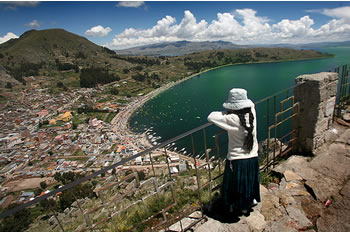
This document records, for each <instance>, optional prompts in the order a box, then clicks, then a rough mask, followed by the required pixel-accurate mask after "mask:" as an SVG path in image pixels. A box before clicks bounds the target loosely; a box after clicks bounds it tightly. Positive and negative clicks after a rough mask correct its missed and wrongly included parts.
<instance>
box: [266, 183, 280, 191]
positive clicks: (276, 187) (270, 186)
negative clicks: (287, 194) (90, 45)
mask: <svg viewBox="0 0 350 232" xmlns="http://www.w3.org/2000/svg"><path fill="white" fill-rule="evenodd" d="M267 187H268V188H269V189H271V190H276V189H278V184H276V183H269V185H268V186H267Z"/></svg>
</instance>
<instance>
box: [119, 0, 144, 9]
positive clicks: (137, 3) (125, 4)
mask: <svg viewBox="0 0 350 232" xmlns="http://www.w3.org/2000/svg"><path fill="white" fill-rule="evenodd" d="M144 4H145V3H144V2H141V1H131V2H127V1H122V2H119V3H118V4H117V7H134V8H138V7H140V6H142V5H144Z"/></svg>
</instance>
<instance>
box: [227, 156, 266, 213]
mask: <svg viewBox="0 0 350 232" xmlns="http://www.w3.org/2000/svg"><path fill="white" fill-rule="evenodd" d="M259 178H260V173H259V160H258V157H254V158H249V159H239V160H232V161H230V160H226V165H225V172H224V180H223V184H222V189H221V194H222V198H223V203H224V204H225V208H226V210H229V211H230V207H231V208H233V209H234V210H239V211H240V210H244V209H250V208H251V205H252V203H253V200H254V199H255V200H256V201H257V202H260V184H259V182H260V180H259Z"/></svg>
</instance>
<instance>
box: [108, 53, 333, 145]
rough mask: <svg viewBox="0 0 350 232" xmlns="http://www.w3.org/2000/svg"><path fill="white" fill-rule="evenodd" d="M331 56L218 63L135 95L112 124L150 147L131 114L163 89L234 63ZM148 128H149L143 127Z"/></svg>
mask: <svg viewBox="0 0 350 232" xmlns="http://www.w3.org/2000/svg"><path fill="white" fill-rule="evenodd" d="M332 57H333V56H327V57H316V58H303V59H289V60H279V61H259V62H250V63H235V64H226V65H220V66H217V67H214V68H209V69H206V70H203V71H201V72H198V73H194V74H191V75H189V76H187V77H184V78H182V79H179V80H177V81H172V82H169V83H167V84H165V85H163V86H161V87H160V88H158V89H155V90H153V91H151V92H149V93H147V94H146V95H144V96H141V97H136V99H134V100H133V101H132V102H130V103H128V105H127V106H126V107H125V109H124V110H122V111H121V112H119V113H118V114H117V115H116V117H115V118H114V119H113V120H112V122H113V123H112V124H115V122H116V121H120V123H118V128H119V130H121V131H123V132H124V133H125V135H126V136H127V137H129V138H136V137H137V138H138V141H140V142H141V144H142V146H144V147H147V148H149V147H152V146H153V144H152V142H151V141H150V140H149V139H148V138H147V135H146V133H144V132H143V133H137V132H134V131H133V130H132V128H131V127H130V119H131V117H132V115H133V114H134V113H135V112H136V111H137V110H138V109H139V108H140V107H142V106H143V105H144V104H145V103H147V102H148V101H149V100H151V99H153V98H154V97H156V96H158V95H159V94H161V93H163V92H164V91H166V90H168V89H170V88H172V87H174V86H176V85H178V84H180V83H183V82H184V81H187V80H189V79H191V78H193V77H196V76H200V75H201V74H203V73H206V72H209V71H212V70H216V69H219V68H224V67H229V66H236V65H242V64H248V65H249V64H265V63H280V62H288V61H299V60H300V61H301V60H313V59H326V58H332ZM145 129H149V128H145Z"/></svg>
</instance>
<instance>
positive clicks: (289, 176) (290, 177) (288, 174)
mask: <svg viewBox="0 0 350 232" xmlns="http://www.w3.org/2000/svg"><path fill="white" fill-rule="evenodd" d="M283 175H284V177H285V178H286V180H287V181H288V182H289V181H292V180H302V179H303V178H302V177H301V176H299V175H297V174H295V172H292V171H290V170H286V171H285V172H284V173H283Z"/></svg>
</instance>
